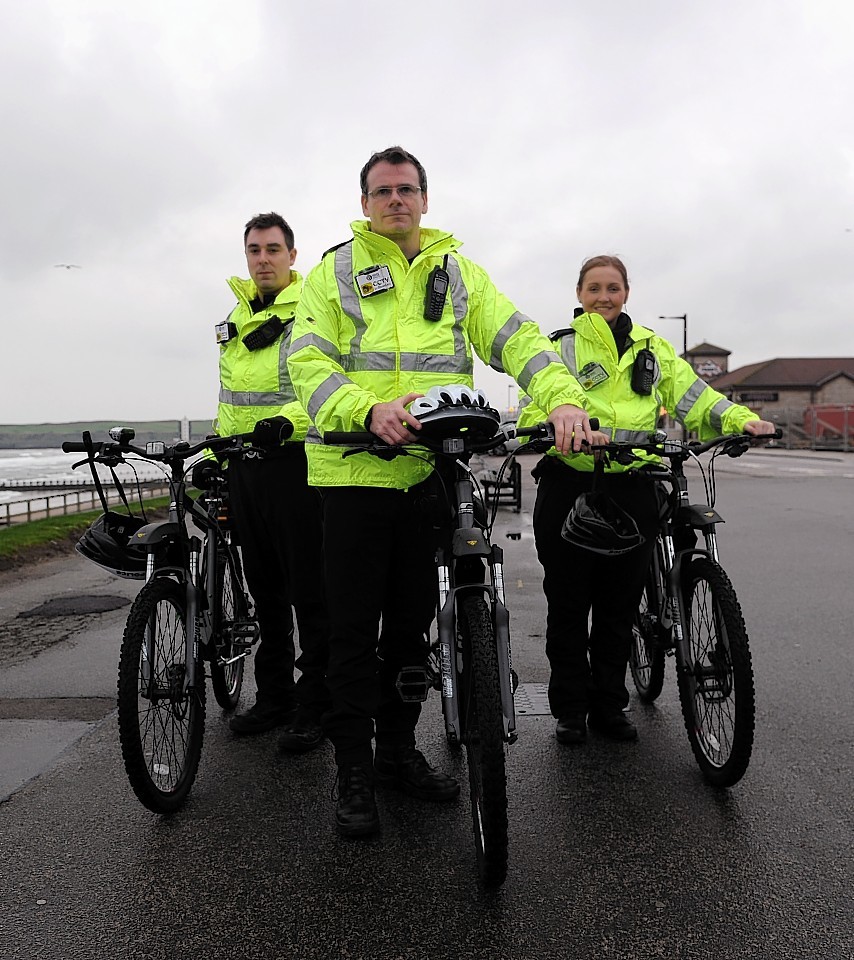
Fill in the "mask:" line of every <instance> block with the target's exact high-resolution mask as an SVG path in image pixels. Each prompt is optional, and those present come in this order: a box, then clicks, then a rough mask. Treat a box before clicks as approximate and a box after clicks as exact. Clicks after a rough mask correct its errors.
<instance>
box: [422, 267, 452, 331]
mask: <svg viewBox="0 0 854 960" xmlns="http://www.w3.org/2000/svg"><path fill="white" fill-rule="evenodd" d="M450 285H451V278H450V276H449V275H448V255H447V254H445V259H444V261H443V263H442V266H441V267H440V266H435V267H433V269H432V270H431V271H430V276H429V277H427V290H426V293H425V294H424V319H425V320H433V321H434V322H435V321H437V320H441V319H442V314H443V313H444V311H445V301H446V300H447V299H448V287H449V286H450Z"/></svg>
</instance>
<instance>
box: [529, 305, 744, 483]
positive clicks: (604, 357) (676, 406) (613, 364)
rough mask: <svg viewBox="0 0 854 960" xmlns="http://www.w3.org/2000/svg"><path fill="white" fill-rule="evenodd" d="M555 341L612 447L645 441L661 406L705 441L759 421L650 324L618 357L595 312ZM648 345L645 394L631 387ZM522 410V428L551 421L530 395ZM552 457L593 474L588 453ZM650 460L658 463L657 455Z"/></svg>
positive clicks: (634, 331)
mask: <svg viewBox="0 0 854 960" xmlns="http://www.w3.org/2000/svg"><path fill="white" fill-rule="evenodd" d="M552 338H553V339H554V341H555V342H556V343H557V344H559V346H560V351H561V357H562V359H563V362H564V363H565V364H566V366H567V368H568V369H569V371H570V372H571V373H572V374H573V376H575V377H576V379H577V380H578V383H579V385H580V386H581V387H582V389H583V390H584V392H585V398H584V402H583V403H582V404H581V405H582V406H583V407H584V409H585V410H586V411H587V413H588V414H589V415H590V416H591V417H598V418H599V429H600V430H601V431H602V432H603V433H605V434H607V435H608V436H610V438H611V439H612V440H614V441H615V442H617V441H620V442H622V441H631V440H637V442H638V443H641V442H648V440H649V434H650V433H651V432H652V431H654V430H655V429H656V426H657V423H658V419H659V416H660V415H661V409H662V407H664V408H665V409H666V410H667V411H668V412H669V413H670V414H671V415H672V416H674V417H675V418H676V419H678V420H679V421H681V422H682V423H684V424H685V425H686V426H687V427H688V429H689V430H692V431H695V432H696V433H697V435H698V436H699V437H700V439H702V440H708V439H711V438H712V437H716V436H719V435H721V434H724V433H740V432H741V430H742V428H743V427H744V425H745V423H747V422H748V420H758V419H759V417H758V416H757V414H755V413H753V411H752V410H749V409H748V408H747V407H744V406H741V405H740V404H737V403H732V401H730V400H727V398H726V397H725V396H724V395H723V394H722V393H718V391H717V390H713V389H712V388H711V387H710V386H709V385H708V384H707V383H706V381H705V380H703V379H702V378H701V377H698V376H697V374H696V373H695V372H694V369H693V367H692V366H691V365H690V364H689V363H687V362H686V361H685V360H683V359H682V358H681V357H679V356H677V354H676V351H675V350H674V348H673V346H672V344H670V343H669V342H668V341H667V340H665V339H664V338H663V337H660V336H658V334H656V333H655V332H654V331H652V330H650V329H649V328H648V327H642V326H640V325H639V324H636V323H633V324H632V328H631V332H630V334H629V338H630V340H631V344H630V346H629V348H628V349H627V350H626V351H625V353H624V354H623V355H622V357H618V355H617V345H616V343H615V342H614V335H613V333H612V332H611V329H610V327H609V326H608V324H607V323H606V322H605V320H604V319H603V318H602V317H601V316H600V315H599V314H598V313H583V314H581V315H580V316H578V317H576V318H575V319H574V320H573V321H572V325H571V327H570V328H569V329H568V330H563V331H558V332H557V333H555V334H552ZM644 348H647V349H649V350H651V351H652V353H653V354H654V355H655V366H654V372H653V378H652V379H653V386H652V392H651V393H650V394H649V395H648V396H645V395H643V394H640V393H636V392H635V391H634V390H633V389H632V368H633V367H634V364H635V358H636V357H637V354H638V351H639V350H642V349H644ZM519 406H520V408H521V412H520V414H519V419H518V421H517V425H518V426H520V427H527V426H532V425H533V424H535V423H540V422H541V421H543V420H545V419H546V418H545V416H544V415H543V410H542V409H541V408H539V407H538V406H537V404H536V402H534V401H532V400H531V399H530V398H523V399H522V400H521V402H520V404H519ZM549 455H550V456H555V457H558V458H559V459H561V460H563V461H564V462H565V463H568V464H570V465H571V466H572V467H574V468H575V469H576V470H581V471H591V470H592V469H593V457H592V456H590V455H589V454H580V453H575V454H569V455H567V456H561V455H560V454H558V453H557V451H556V450H554V449H552V450H550V451H549ZM647 459H648V460H651V461H653V462H654V461H656V460H657V459H658V458H656V457H653V456H649V457H647ZM641 465H642V463H635V464H633V465H632V466H633V467H637V466H641ZM606 469H607V470H609V471H611V472H621V471H623V470H627V469H630V468H629V467H626V466H623V465H621V464H618V463H611V464H609V465H608V467H607V468H606Z"/></svg>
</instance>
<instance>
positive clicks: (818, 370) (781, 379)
mask: <svg viewBox="0 0 854 960" xmlns="http://www.w3.org/2000/svg"><path fill="white" fill-rule="evenodd" d="M695 369H696V368H695ZM698 372H699V371H698ZM709 382H710V383H711V385H712V386H713V387H714V388H715V389H716V390H720V392H721V393H723V394H725V395H726V396H727V397H729V399H730V400H735V401H736V402H737V403H744V404H746V405H747V406H749V407H750V408H751V409H753V410H756V411H757V413H762V414H764V415H766V417H767V418H769V419H770V418H771V415H773V414H774V413H776V412H781V411H786V412H790V411H792V410H794V409H796V408H797V409H800V410H804V409H806V408H807V407H810V406H815V405H824V404H854V357H777V358H775V359H773V360H763V361H762V362H761V363H751V364H748V365H747V366H746V367H739V368H738V369H737V370H733V371H731V372H725V373H723V374H722V375H721V376H719V377H715V378H714V379H711V380H709Z"/></svg>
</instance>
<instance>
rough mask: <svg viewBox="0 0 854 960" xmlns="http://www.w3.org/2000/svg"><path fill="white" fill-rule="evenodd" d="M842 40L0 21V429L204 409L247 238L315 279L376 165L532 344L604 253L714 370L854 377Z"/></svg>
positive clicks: (617, 4)
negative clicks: (269, 233)
mask: <svg viewBox="0 0 854 960" xmlns="http://www.w3.org/2000/svg"><path fill="white" fill-rule="evenodd" d="M852 41H854V4H852V3H851V2H850V0H718V2H716V3H714V4H711V3H703V4H699V3H697V4H695V3H689V2H685V0H643V2H638V0H601V2H597V3H595V4H593V3H590V2H588V0H550V2H547V0H528V2H525V3H521V4H519V3H510V2H506V0H492V2H486V0H433V2H431V3H430V4H429V5H427V4H415V3H413V4H403V3H401V4H392V3H381V2H377V0H360V2H358V3H357V2H349V0H304V2H303V0H299V2H298V0H240V2H231V0H146V3H145V4H143V5H136V4H116V3H114V2H112V0H28V2H27V3H21V4H15V5H14V6H10V7H9V8H8V9H7V10H6V11H5V13H4V28H3V31H2V33H0V103H2V129H3V132H4V138H3V139H4V146H3V149H2V152H0V170H2V184H3V188H4V189H3V191H2V201H0V202H2V220H0V222H2V235H0V237H1V238H2V239H0V243H2V250H0V253H2V256H0V302H2V309H3V314H4V315H3V321H4V322H5V325H6V329H7V330H8V331H9V332H10V333H11V340H10V339H9V336H8V335H7V338H6V348H7V349H6V352H5V362H4V363H3V370H2V374H0V423H27V422H55V421H65V420H78V419H79V420H85V419H116V420H124V421H133V420H143V419H155V418H166V417H182V416H187V417H190V418H193V419H200V418H208V417H210V416H212V415H213V413H214V410H215V406H216V395H217V385H218V380H217V369H216V363H217V353H216V346H215V343H214V339H213V325H214V324H215V323H216V322H218V321H220V320H222V319H223V318H224V317H225V315H226V314H227V313H228V311H229V310H230V309H231V307H232V305H233V297H232V295H231V293H230V291H229V290H228V288H227V287H226V285H225V279H226V278H227V277H228V276H231V275H232V274H239V275H243V276H245V275H246V264H245V260H244V258H243V249H242V231H243V224H244V223H245V222H246V220H247V219H248V218H249V217H250V216H252V215H254V214H256V213H260V212H264V211H268V210H277V211H278V212H280V213H281V214H283V215H284V216H285V217H286V219H287V220H288V221H289V222H290V223H291V225H292V227H293V228H294V231H295V233H296V237H297V247H298V251H299V253H298V257H297V263H296V266H297V268H298V269H300V271H301V272H303V273H307V272H308V270H309V269H310V268H311V267H312V266H314V264H315V263H316V262H317V260H318V259H319V257H320V254H321V253H322V252H323V251H324V250H325V249H326V248H327V247H329V246H331V245H332V244H334V243H337V242H340V241H342V240H345V239H347V238H348V236H350V231H349V223H350V221H351V220H353V219H356V218H358V217H360V216H361V211H360V207H359V187H358V173H359V170H360V168H361V166H362V165H363V163H364V162H365V160H366V159H367V158H368V156H370V154H371V153H372V152H373V151H374V150H377V149H382V148H384V147H386V146H389V145H390V144H392V143H400V144H402V145H403V146H404V147H405V148H406V149H408V150H410V151H412V152H413V153H414V154H415V155H416V156H418V157H419V159H420V160H421V161H422V163H423V164H424V166H425V167H426V169H427V177H428V184H429V206H430V209H429V212H428V214H427V215H426V216H425V218H424V221H423V223H424V224H425V225H426V226H435V227H440V228H443V229H446V230H450V231H452V232H453V233H454V234H455V235H456V236H457V237H458V238H459V239H461V240H462V241H463V242H464V247H463V250H462V252H463V253H465V254H466V255H467V256H469V257H471V258H472V259H474V260H476V261H478V262H479V263H481V264H482V265H483V266H484V267H486V269H487V270H488V271H489V272H490V274H491V275H492V277H493V279H494V280H495V282H496V284H497V285H498V286H499V288H500V289H502V290H503V291H504V292H505V293H507V294H508V295H509V296H510V297H511V298H512V299H513V300H514V302H515V303H516V305H517V306H518V307H519V309H521V310H522V311H524V312H525V313H527V314H528V315H529V316H531V317H532V318H534V319H535V320H536V321H537V322H538V323H539V324H540V326H541V327H542V328H543V330H544V331H546V332H548V331H550V330H552V329H555V328H557V327H559V326H562V325H565V324H566V322H567V320H568V319H569V318H570V317H571V316H572V309H573V307H574V306H575V304H576V300H575V294H574V290H575V283H576V278H577V275H578V268H579V265H580V263H581V261H582V260H583V259H584V258H585V257H588V256H591V255H594V254H597V253H616V254H618V255H620V256H622V257H623V258H624V260H625V261H626V263H627V266H628V269H629V276H630V279H631V281H632V294H631V297H630V300H629V312H630V313H631V314H632V316H633V317H634V318H635V319H636V320H637V321H639V322H643V323H648V324H650V325H651V326H653V327H655V328H656V329H657V330H658V331H659V332H660V333H662V334H663V335H665V336H668V337H669V338H670V339H671V340H673V341H674V342H675V343H677V345H678V344H679V343H680V342H681V337H682V327H681V323H680V322H679V321H674V320H669V321H668V320H658V319H657V317H658V316H659V315H660V314H682V313H687V314H688V340H689V346H692V345H694V344H697V343H700V342H702V341H704V340H705V341H710V342H712V343H714V344H717V345H719V346H722V347H725V348H727V349H729V350H731V351H732V356H731V358H730V368H731V369H732V368H734V367H738V366H742V365H744V364H746V363H752V362H755V361H758V360H762V359H766V358H770V357H774V356H831V355H849V356H850V355H852V354H854V324H852V322H851V305H852V303H854V179H852V175H853V174H854V129H852V127H854V112H852V108H851V95H852V91H854V57H852V53H851V50H852ZM58 263H69V264H79V265H80V266H81V269H61V268H56V267H54V264H58ZM479 384H480V385H481V386H483V387H484V388H485V389H487V391H488V392H489V393H490V394H491V395H492V397H493V402H495V403H496V405H499V406H505V405H506V403H507V400H508V398H511V399H515V390H510V389H508V384H509V381H508V380H507V379H506V378H504V377H502V376H500V375H497V374H492V373H491V372H487V373H485V374H484V373H480V374H479Z"/></svg>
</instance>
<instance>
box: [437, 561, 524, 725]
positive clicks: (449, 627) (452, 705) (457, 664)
mask: <svg viewBox="0 0 854 960" xmlns="http://www.w3.org/2000/svg"><path fill="white" fill-rule="evenodd" d="M488 550H489V552H488V553H486V559H487V563H488V565H489V568H490V572H491V580H492V583H491V584H486V583H469V584H463V585H461V586H459V587H456V586H455V587H452V586H451V577H450V570H449V568H448V566H447V564H446V563H444V562H443V561H444V556H443V553H442V551H440V552H439V555H438V558H439V565H438V573H439V609H438V615H437V618H436V622H437V627H438V635H439V656H438V659H439V664H438V666H439V674H440V680H441V692H442V713H443V715H444V718H445V730H446V733H447V737H448V740H449V741H451V742H452V743H460V742H461V741H462V739H463V737H464V735H465V731H463V729H462V725H461V721H460V698H459V678H460V669H461V666H462V662H463V661H462V656H463V651H462V648H461V641H460V639H459V638H458V634H457V602H458V599H459V598H460V597H461V596H465V595H466V594H469V593H473V592H480V593H482V594H483V595H484V597H485V598H486V600H487V603H488V605H489V608H490V614H491V619H492V626H493V637H494V642H495V645H496V650H497V654H498V674H499V684H500V694H501V712H502V716H503V720H504V740H505V741H506V742H507V743H514V742H515V741H516V738H517V734H516V711H515V707H514V702H513V693H514V690H515V682H514V676H515V674H514V673H513V664H512V659H511V653H510V614H509V612H508V610H507V607H506V606H505V603H504V568H503V551H502V550H501V548H500V547H498V546H491V547H489V548H488Z"/></svg>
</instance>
